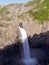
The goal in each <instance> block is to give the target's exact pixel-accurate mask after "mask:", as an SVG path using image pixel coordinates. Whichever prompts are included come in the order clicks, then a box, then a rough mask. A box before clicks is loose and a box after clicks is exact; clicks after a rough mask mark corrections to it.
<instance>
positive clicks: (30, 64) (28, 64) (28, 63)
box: [19, 27, 37, 65]
mask: <svg viewBox="0 0 49 65" xmlns="http://www.w3.org/2000/svg"><path fill="white" fill-rule="evenodd" d="M19 33H20V34H21V41H22V45H23V54H24V58H23V59H22V62H23V63H24V64H25V65H36V64H37V60H36V58H33V59H31V57H30V49H29V43H28V38H27V33H26V31H25V29H24V28H21V27H19Z"/></svg>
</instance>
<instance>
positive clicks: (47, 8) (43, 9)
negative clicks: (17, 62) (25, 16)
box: [28, 0, 49, 24]
mask: <svg viewBox="0 0 49 65" xmlns="http://www.w3.org/2000/svg"><path fill="white" fill-rule="evenodd" d="M35 9H37V11H33V10H35ZM28 12H29V15H30V16H31V17H33V16H34V18H35V19H37V20H38V22H39V23H41V24H43V23H44V21H49V0H44V1H43V2H42V3H40V4H37V6H36V7H35V8H34V9H31V10H29V11H28Z"/></svg>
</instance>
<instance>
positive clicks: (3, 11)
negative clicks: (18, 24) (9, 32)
mask: <svg viewBox="0 0 49 65" xmlns="http://www.w3.org/2000/svg"><path fill="white" fill-rule="evenodd" d="M7 13H8V11H7V8H5V7H3V8H1V9H0V15H6V14H7Z"/></svg>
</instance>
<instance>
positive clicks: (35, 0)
mask: <svg viewBox="0 0 49 65" xmlns="http://www.w3.org/2000/svg"><path fill="white" fill-rule="evenodd" d="M39 2H40V0H33V1H29V2H28V3H27V4H26V5H25V6H31V5H34V4H38V3H39Z"/></svg>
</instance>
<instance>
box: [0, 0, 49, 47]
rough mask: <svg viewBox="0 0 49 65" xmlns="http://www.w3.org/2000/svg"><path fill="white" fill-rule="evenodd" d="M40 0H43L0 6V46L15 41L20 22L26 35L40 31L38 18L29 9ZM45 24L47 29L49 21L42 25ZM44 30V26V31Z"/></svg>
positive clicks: (40, 25) (40, 26) (48, 28)
mask: <svg viewBox="0 0 49 65" xmlns="http://www.w3.org/2000/svg"><path fill="white" fill-rule="evenodd" d="M42 2H44V0H42V1H39V0H37V1H36V0H35V1H33V2H32V1H30V2H28V3H25V4H9V5H5V6H1V7H0V48H4V47H5V46H6V45H11V44H13V43H15V42H16V41H17V38H16V37H17V28H18V24H19V23H20V22H22V23H23V26H24V28H25V29H26V31H27V33H28V36H29V35H31V36H32V35H33V34H35V33H38V34H39V33H40V32H41V29H42V24H39V22H38V20H37V19H35V18H34V16H33V15H31V14H30V13H29V11H30V10H32V9H34V8H35V7H36V6H37V4H39V3H42ZM36 10H37V9H36ZM34 11H35V10H33V12H34ZM46 26H47V29H46V30H49V22H48V23H47V22H45V23H44V27H46ZM46 30H45V28H44V31H46Z"/></svg>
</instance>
